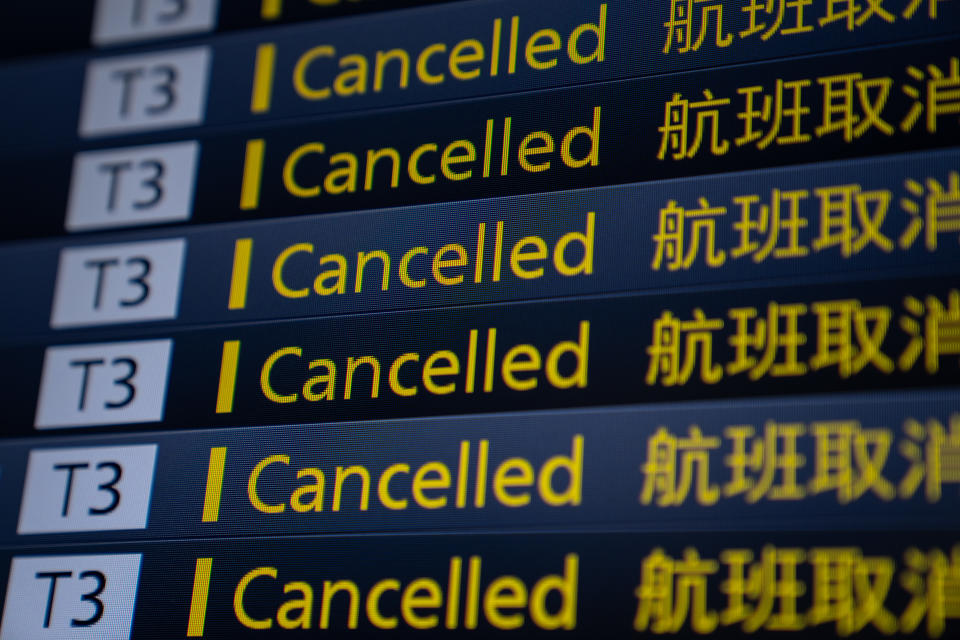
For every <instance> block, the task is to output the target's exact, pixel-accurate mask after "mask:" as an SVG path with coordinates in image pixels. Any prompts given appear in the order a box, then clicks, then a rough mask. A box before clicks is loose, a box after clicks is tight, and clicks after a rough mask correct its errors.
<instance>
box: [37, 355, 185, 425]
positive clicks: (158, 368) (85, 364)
mask: <svg viewBox="0 0 960 640" xmlns="http://www.w3.org/2000/svg"><path fill="white" fill-rule="evenodd" d="M172 349H173V340H145V341H142V342H109V343H104V344H85V345H81V346H75V347H49V348H48V349H47V351H46V354H45V355H44V358H43V374H42V375H41V376H40V398H39V400H38V402H37V416H36V419H35V420H34V426H35V427H36V428H37V429H49V428H57V427H87V426H92V425H101V424H124V423H140V422H158V421H160V420H162V419H163V406H164V400H165V398H166V395H167V373H168V371H169V369H170V352H171V351H172Z"/></svg>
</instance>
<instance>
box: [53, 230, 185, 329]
mask: <svg viewBox="0 0 960 640" xmlns="http://www.w3.org/2000/svg"><path fill="white" fill-rule="evenodd" d="M186 246H187V241H186V240H182V239H177V240H159V241H156V242H136V243H131V244H108V245H99V246H96V247H84V248H82V249H64V250H63V251H61V252H60V267H59V269H58V270H57V286H56V289H55V291H54V297H53V313H52V314H51V316H50V326H51V327H53V328H54V329H62V328H64V327H82V326H87V325H95V324H115V323H120V322H140V321H144V320H165V319H169V318H176V317H177V303H178V302H179V299H180V275H181V273H182V271H183V254H184V251H185V250H186Z"/></svg>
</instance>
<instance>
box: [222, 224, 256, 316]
mask: <svg viewBox="0 0 960 640" xmlns="http://www.w3.org/2000/svg"><path fill="white" fill-rule="evenodd" d="M252 255H253V238H237V242H236V243H235V244H234V246H233V273H232V274H231V276H230V298H229V301H228V302H227V309H230V310H234V309H243V308H245V307H246V306H247V284H248V282H249V281H250V258H251V256H252Z"/></svg>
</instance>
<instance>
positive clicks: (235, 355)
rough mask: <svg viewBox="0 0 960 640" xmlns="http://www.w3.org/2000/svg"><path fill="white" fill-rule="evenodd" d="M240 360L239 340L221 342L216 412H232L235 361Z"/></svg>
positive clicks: (235, 375)
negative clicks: (221, 353) (221, 354)
mask: <svg viewBox="0 0 960 640" xmlns="http://www.w3.org/2000/svg"><path fill="white" fill-rule="evenodd" d="M239 360H240V341H239V340H227V341H226V342H224V343H223V358H222V359H221V360H220V386H219V387H218V388H217V413H232V412H233V390H234V387H236V385H237V362H238V361H239Z"/></svg>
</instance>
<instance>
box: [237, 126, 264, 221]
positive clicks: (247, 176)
mask: <svg viewBox="0 0 960 640" xmlns="http://www.w3.org/2000/svg"><path fill="white" fill-rule="evenodd" d="M265 146H266V144H265V142H264V140H263V138H256V139H254V140H247V152H246V155H245V156H244V159H243V182H241V183H240V208H241V209H243V210H244V211H249V210H250V209H256V208H257V207H259V206H260V179H261V177H262V174H263V151H264V148H265Z"/></svg>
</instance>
